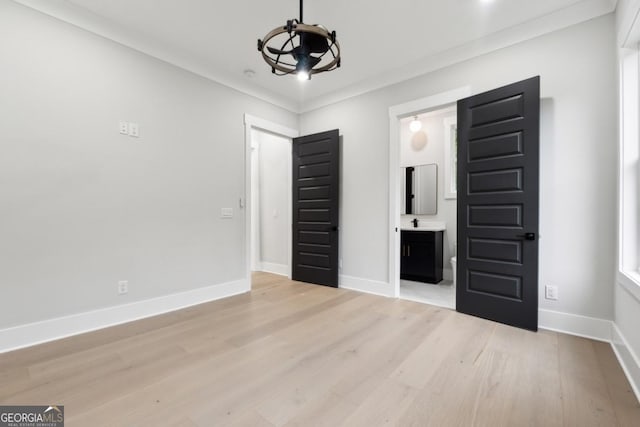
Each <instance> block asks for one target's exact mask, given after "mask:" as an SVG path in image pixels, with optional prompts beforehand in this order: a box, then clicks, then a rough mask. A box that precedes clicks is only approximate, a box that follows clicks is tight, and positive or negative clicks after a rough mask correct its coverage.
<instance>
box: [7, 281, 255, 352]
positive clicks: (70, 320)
mask: <svg viewBox="0 0 640 427" xmlns="http://www.w3.org/2000/svg"><path fill="white" fill-rule="evenodd" d="M250 290H251V284H250V282H249V281H248V280H247V279H242V280H238V281H235V282H229V283H222V284H219V285H213V286H208V287H205V288H199V289H194V290H191V291H187V292H181V293H177V294H173V295H166V296H162V297H158V298H152V299H148V300H144V301H137V302H133V303H130V304H123V305H117V306H114V307H108V308H103V309H100V310H94V311H89V312H86V313H79V314H73V315H70V316H65V317H59V318H56V319H50V320H44V321H41V322H36V323H29V324H26V325H20V326H16V327H13V328H7V329H2V330H0V353H5V352H8V351H12V350H18V349H20V348H24V347H30V346H33V345H36V344H42V343H45V342H48V341H54V340H58V339H62V338H66V337H69V336H72V335H78V334H83V333H85V332H91V331H95V330H98V329H103V328H107V327H109V326H115V325H119V324H122V323H127V322H131V321H134V320H139V319H143V318H146V317H151V316H156V315H159V314H163V313H168V312H171V311H175V310H179V309H181V308H185V307H190V306H193V305H197V304H202V303H205V302H209V301H213V300H217V299H221V298H226V297H230V296H233V295H237V294H241V293H244V292H249V291H250Z"/></svg>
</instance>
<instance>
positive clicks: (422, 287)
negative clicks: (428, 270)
mask: <svg viewBox="0 0 640 427" xmlns="http://www.w3.org/2000/svg"><path fill="white" fill-rule="evenodd" d="M400 298H402V299H407V300H411V301H417V302H422V303H425V304H431V305H437V306H439V307H445V308H451V309H455V308H456V290H455V288H454V286H453V282H451V281H449V280H443V281H442V282H440V283H438V284H437V285H433V284H431V283H422V282H412V281H409V280H400Z"/></svg>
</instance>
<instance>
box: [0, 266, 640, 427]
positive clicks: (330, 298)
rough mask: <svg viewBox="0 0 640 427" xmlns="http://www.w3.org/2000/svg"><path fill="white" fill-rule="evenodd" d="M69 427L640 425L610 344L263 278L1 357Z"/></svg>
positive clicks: (11, 379) (3, 374)
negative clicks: (235, 291) (58, 407)
mask: <svg viewBox="0 0 640 427" xmlns="http://www.w3.org/2000/svg"><path fill="white" fill-rule="evenodd" d="M0 404H37V405H49V404H63V405H65V415H66V425H67V426H92V427H94V426H173V425H176V426H207V427H208V426H226V425H235V426H281V425H291V426H293V425H299V426H313V425H325V426H339V425H345V426H367V427H370V426H378V425H399V426H430V425H433V426H476V425H477V426H545V427H547V426H561V425H566V426H580V427H584V426H595V425H599V426H616V425H621V426H639V425H640V407H639V405H638V402H637V400H636V399H635V397H634V395H633V393H632V391H631V389H630V387H629V384H628V383H627V381H626V379H625V377H624V374H623V372H622V370H621V368H620V366H619V365H618V363H617V361H616V359H615V356H614V354H613V353H612V351H611V348H610V346H609V345H608V344H604V343H600V342H595V341H591V340H587V339H583V338H576V337H572V336H568V335H562V334H557V333H554V332H547V331H541V332H538V333H532V332H527V331H523V330H520V329H515V328H510V327H507V326H503V325H500V324H496V323H492V322H489V321H485V320H482V319H477V318H473V317H469V316H465V315H461V314H458V313H456V312H454V311H450V310H446V309H441V308H437V307H432V306H427V305H423V304H419V303H413V302H409V301H402V300H393V299H387V298H382V297H376V296H372V295H366V294H361V293H356V292H352V291H347V290H337V289H332V288H326V287H322V286H314V285H307V284H300V283H296V282H291V281H288V280H286V279H283V278H281V277H279V276H273V275H269V274H257V275H255V277H254V288H253V291H252V292H251V293H248V294H245V295H240V296H236V297H232V298H228V299H224V300H220V301H216V302H212V303H208V304H204V305H200V306H198V307H193V308H190V309H186V310H182V311H179V312H174V313H171V314H167V315H163V316H158V317H155V318H151V319H147V320H142V321H138V322H134V323H130V324H127V325H122V326H118V327H114V328H109V329H106V330H102V331H98V332H93V333H89V334H85V335H81V336H77V337H73V338H69V339H65V340H61V341H57V342H54V343H49V344H44V345H40V346H37V347H32V348H29V349H25V350H20V351H16V352H12V353H5V354H3V355H0Z"/></svg>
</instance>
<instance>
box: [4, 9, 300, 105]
mask: <svg viewBox="0 0 640 427" xmlns="http://www.w3.org/2000/svg"><path fill="white" fill-rule="evenodd" d="M12 1H13V2H14V3H17V4H20V5H22V6H25V7H28V8H30V9H33V10H36V11H38V12H40V13H43V14H45V15H48V16H51V17H53V18H55V19H58V20H60V21H63V22H66V23H67V24H71V25H73V26H75V27H77V28H80V29H82V30H85V31H89V32H90V33H93V34H97V35H98V36H101V37H104V38H106V39H108V40H111V41H113V42H116V43H118V44H121V45H123V46H125V47H128V48H130V49H134V50H136V51H138V52H141V53H143V54H146V55H149V56H151V57H154V58H156V59H159V60H161V61H163V62H166V63H169V64H171V65H174V66H176V67H179V68H182V69H184V70H187V71H189V72H191V73H193V74H196V75H198V76H200V77H204V78H205V79H207V80H211V81H213V82H215V83H218V84H221V85H223V86H226V87H228V88H231V89H234V90H236V91H238V92H241V93H243V94H245V95H249V96H252V97H254V98H258V99H260V100H262V101H265V102H268V103H270V104H273V105H275V106H278V107H281V108H284V109H285V110H288V111H289V112H292V113H296V114H297V113H299V110H300V108H299V105H298V103H297V102H295V101H292V100H289V99H287V98H284V97H282V96H278V95H277V94H274V93H272V92H270V91H268V90H266V89H261V88H259V87H256V86H254V85H251V84H248V83H246V82H243V80H242V79H241V78H234V77H232V76H228V75H223V74H222V73H214V72H212V71H211V69H210V67H206V66H205V65H203V64H201V63H199V62H198V61H195V60H193V59H192V58H189V57H187V56H186V55H182V54H180V53H179V52H176V50H175V49H171V48H169V47H167V46H165V45H163V44H162V43H159V42H157V41H155V40H153V39H151V38H149V37H146V36H144V35H142V34H140V33H138V32H135V31H131V30H129V29H127V28H125V27H123V26H120V25H118V24H116V23H114V22H112V21H109V20H107V19H105V18H103V17H101V16H99V15H97V14H95V13H93V12H91V11H89V10H86V9H84V8H81V7H78V6H76V5H74V4H71V3H68V2H64V1H61V0H12Z"/></svg>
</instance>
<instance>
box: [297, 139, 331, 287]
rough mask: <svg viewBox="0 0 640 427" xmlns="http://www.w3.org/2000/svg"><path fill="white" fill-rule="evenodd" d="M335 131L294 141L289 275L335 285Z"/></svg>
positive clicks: (304, 280) (309, 281)
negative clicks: (290, 264) (291, 241)
mask: <svg viewBox="0 0 640 427" xmlns="http://www.w3.org/2000/svg"><path fill="white" fill-rule="evenodd" d="M339 172H340V151H339V134H338V130H337V129H336V130H331V131H328V132H322V133H318V134H315V135H307V136H302V137H300V138H294V140H293V245H292V247H293V251H292V252H293V254H292V255H293V260H292V265H293V267H292V272H291V278H292V279H293V280H298V281H301V282H308V283H316V284H319V285H327V286H333V287H336V288H337V287H338V207H339V206H338V198H339V183H340V175H339Z"/></svg>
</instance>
